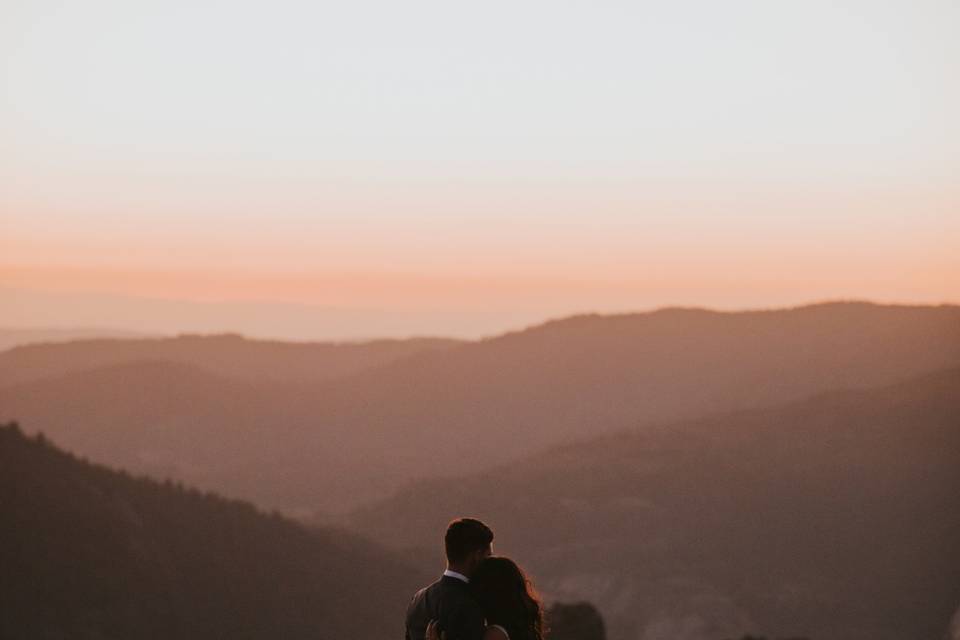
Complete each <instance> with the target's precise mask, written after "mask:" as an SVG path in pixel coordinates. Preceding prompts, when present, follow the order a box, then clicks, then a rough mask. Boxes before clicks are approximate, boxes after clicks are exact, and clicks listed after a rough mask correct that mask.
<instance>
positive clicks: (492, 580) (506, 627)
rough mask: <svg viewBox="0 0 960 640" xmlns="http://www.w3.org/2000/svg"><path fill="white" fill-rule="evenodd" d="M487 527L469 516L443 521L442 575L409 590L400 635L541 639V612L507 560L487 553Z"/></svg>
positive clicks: (435, 639)
mask: <svg viewBox="0 0 960 640" xmlns="http://www.w3.org/2000/svg"><path fill="white" fill-rule="evenodd" d="M492 545H493V531H491V530H490V528H489V527H487V525H485V524H483V523H482V522H480V521H479V520H474V519H473V518H459V519H457V520H454V521H453V522H451V523H450V524H449V525H448V526H447V533H446V535H445V536H444V546H445V548H446V552H447V570H446V571H444V572H443V577H441V578H440V579H439V580H437V581H436V582H434V583H433V584H431V585H430V586H428V587H424V588H423V589H420V591H418V592H417V593H416V594H414V596H413V599H412V600H411V601H410V606H409V607H408V608H407V632H406V635H405V640H543V611H542V606H541V604H540V600H539V598H538V597H537V593H536V591H535V590H534V589H533V585H532V584H530V580H529V579H527V576H526V575H525V574H524V573H523V571H522V570H521V569H520V567H518V566H517V565H516V563H515V562H514V561H513V560H510V559H509V558H505V557H502V556H493V555H491V553H492Z"/></svg>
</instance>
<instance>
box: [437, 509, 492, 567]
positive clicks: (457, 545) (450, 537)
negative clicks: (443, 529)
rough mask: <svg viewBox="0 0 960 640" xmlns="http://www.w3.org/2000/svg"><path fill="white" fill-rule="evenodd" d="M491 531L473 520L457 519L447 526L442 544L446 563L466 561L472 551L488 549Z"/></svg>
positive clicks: (490, 541)
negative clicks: (445, 552)
mask: <svg viewBox="0 0 960 640" xmlns="http://www.w3.org/2000/svg"><path fill="white" fill-rule="evenodd" d="M492 542H493V531H491V530H490V527H488V526H487V525H485V524H483V523H482V522H480V521H479V520H475V519H474V518H457V519H456V520H453V521H452V522H451V523H450V524H448V525H447V534H446V535H445V536H444V537H443V543H444V546H445V547H446V550H447V562H451V563H457V562H461V561H462V560H466V559H467V556H469V555H470V554H471V553H473V552H474V551H482V550H484V549H488V548H490V544H491V543H492Z"/></svg>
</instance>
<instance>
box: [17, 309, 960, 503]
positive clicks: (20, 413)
mask: <svg viewBox="0 0 960 640" xmlns="http://www.w3.org/2000/svg"><path fill="white" fill-rule="evenodd" d="M226 342H230V340H226ZM163 344H172V343H170V342H165V343H163ZM16 351H17V350H14V352H8V353H7V354H5V355H7V356H9V355H12V354H13V353H15V352H16ZM44 353H46V354H48V355H49V354H56V353H58V351H57V348H54V347H51V349H50V350H45V351H44ZM63 353H65V354H67V353H70V352H69V349H66V350H65V351H63ZM198 353H201V350H198ZM2 355H4V354H0V356H2ZM50 357H51V358H52V361H53V362H54V363H55V364H56V358H54V357H53V356H50ZM157 357H159V358H160V360H149V361H131V362H127V363H126V364H125V365H123V366H124V367H125V368H123V369H117V368H112V367H111V368H102V369H99V370H95V371H92V370H87V371H76V372H74V373H67V374H63V375H61V376H59V377H57V378H44V379H40V380H35V381H33V382H29V383H27V382H24V383H20V384H9V385H6V386H3V387H0V417H6V418H8V419H20V420H21V421H22V422H23V423H24V424H27V425H30V428H32V429H42V430H44V431H45V432H47V433H49V434H51V435H53V436H54V437H55V438H57V440H58V441H60V442H63V443H64V444H65V445H66V446H68V447H69V448H71V449H72V450H76V451H78V452H80V453H82V454H85V455H91V456H93V457H95V459H97V460H102V461H106V462H111V463H115V464H119V465H122V466H124V467H126V468H130V469H133V470H137V471H144V472H149V473H152V474H158V475H171V476H173V477H176V478H180V479H183V480H185V481H188V482H190V483H193V484H197V485H199V486H202V487H205V488H211V489H215V490H218V491H220V492H223V493H226V494H228V495H235V496H238V497H244V498H248V499H252V500H255V501H256V502H257V503H258V504H261V505H264V506H268V507H277V508H282V509H284V510H286V511H287V512H288V513H297V514H303V513H307V512H309V511H311V510H320V511H331V512H338V511H339V512H343V511H346V510H350V509H352V508H354V507H356V506H357V505H359V504H360V503H362V502H364V501H370V500H377V499H381V498H383V497H384V496H386V495H388V494H389V493H391V492H393V491H395V490H396V489H398V488H399V487H402V486H404V485H405V484H407V483H410V482H412V481H414V480H416V479H418V478H421V477H424V476H426V475H431V474H447V475H449V474H460V473H471V472H475V471H480V470H483V469H485V468H489V467H491V466H494V465H496V464H498V463H499V462H501V461H503V460H510V459H520V458H523V457H524V456H527V455H530V454H533V453H535V452H537V451H540V450H543V449H546V448H548V447H551V446H554V445H557V444H561V443H563V442H570V441H575V440H578V439H581V438H583V437H586V436H590V435H593V434H599V433H606V432H613V431H616V430H618V429H622V428H625V427H629V426H635V425H642V424H653V423H658V422H674V421H680V420H689V419H693V418H697V417H701V416H705V415H710V414H717V413H723V412H727V411H731V410H736V409H745V408H751V407H764V406H773V405H777V404H782V403H785V402H790V401H794V400H798V399H801V398H804V397H806V396H810V395H813V394H817V393H821V392H824V391H829V390H831V389H840V388H866V387H871V386H879V385H885V384H891V383H895V382H897V381H900V380H904V379H907V378H910V377H913V376H916V375H920V374H923V373H926V372H929V371H934V370H938V369H943V368H946V367H950V366H955V365H957V364H958V363H960V307H956V306H941V307H910V306H883V305H872V304H866V303H833V304H822V305H812V306H808V307H800V308H795V309H786V310H771V311H750V312H713V311H703V310H689V309H666V310H661V311H657V312H651V313H642V314H624V315H616V316H577V317H573V318H567V319H563V320H557V321H552V322H548V323H546V324H542V325H538V326H534V327H530V328H527V329H525V330H522V331H517V332H512V333H508V334H504V335H501V336H497V337H493V338H488V339H484V340H479V341H474V342H466V343H457V344H455V345H453V346H446V347H440V348H436V349H425V350H419V351H416V352H414V353H411V354H409V355H405V356H403V357H398V358H395V359H393V360H390V361H388V362H385V363H382V364H378V365H376V366H369V367H365V368H362V369H360V370H358V371H356V372H353V373H350V374H347V375H340V376H337V377H335V378H331V379H328V380H325V381H322V382H317V383H303V384H301V383H297V384H293V383H289V384H287V383H282V382H276V383H275V382H269V383H267V382H264V381H265V380H268V379H269V378H270V375H271V374H270V372H269V371H267V370H266V369H264V370H262V373H261V372H260V371H259V370H258V373H257V375H256V376H254V377H253V379H247V380H241V379H239V377H237V376H234V377H230V378H226V377H224V376H220V375H219V374H212V373H210V362H209V361H208V360H203V361H202V362H194V361H191V362H190V363H184V362H183V361H181V362H179V363H174V362H169V361H167V364H161V362H162V361H163V354H162V353H160V354H157ZM197 357H198V358H199V357H200V356H197ZM205 357H206V356H204V358H205ZM202 359H203V358H201V360H202ZM320 360H321V361H322V358H321V359H320ZM65 361H70V362H73V361H75V359H71V358H65ZM14 364H16V363H15V362H14V361H11V360H5V359H4V358H3V357H0V377H2V376H3V375H7V374H8V372H11V371H14V372H15V367H14ZM118 366H119V365H118ZM318 366H319V365H318ZM177 367H179V368H177ZM321 369H322V367H321ZM297 375H299V374H297ZM188 380H192V382H190V383H187V381H188ZM317 487H335V488H336V490H334V491H320V490H318V489H317Z"/></svg>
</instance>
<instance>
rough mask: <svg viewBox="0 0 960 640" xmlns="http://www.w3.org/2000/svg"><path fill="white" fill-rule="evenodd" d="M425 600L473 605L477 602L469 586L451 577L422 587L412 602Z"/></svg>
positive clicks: (442, 578) (414, 595)
mask: <svg viewBox="0 0 960 640" xmlns="http://www.w3.org/2000/svg"><path fill="white" fill-rule="evenodd" d="M425 598H426V599H430V600H434V601H438V600H443V601H447V602H451V601H458V602H459V601H464V602H467V603H471V604H472V603H473V602H475V598H474V596H473V592H472V591H471V590H470V587H469V585H467V584H466V583H465V582H463V581H461V580H459V579H457V578H449V577H441V578H439V579H438V580H434V581H433V582H431V583H430V584H428V585H427V586H425V587H422V588H421V589H419V590H418V591H417V592H416V593H415V594H413V598H412V600H413V601H414V602H416V601H420V600H424V599H425Z"/></svg>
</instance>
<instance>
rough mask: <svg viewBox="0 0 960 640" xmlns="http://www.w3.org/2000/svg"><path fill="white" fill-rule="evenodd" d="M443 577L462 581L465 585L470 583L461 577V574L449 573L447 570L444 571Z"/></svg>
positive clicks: (468, 579) (464, 577)
mask: <svg viewBox="0 0 960 640" xmlns="http://www.w3.org/2000/svg"><path fill="white" fill-rule="evenodd" d="M443 575H445V576H450V577H451V578H456V579H457V580H463V581H464V582H466V583H467V584H469V583H470V578H468V577H467V576H465V575H463V574H462V573H457V572H456V571H450V569H447V570H446V571H444V572H443Z"/></svg>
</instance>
